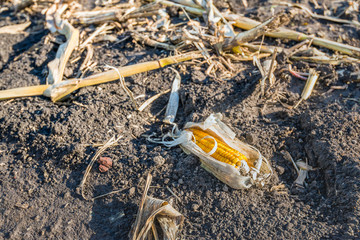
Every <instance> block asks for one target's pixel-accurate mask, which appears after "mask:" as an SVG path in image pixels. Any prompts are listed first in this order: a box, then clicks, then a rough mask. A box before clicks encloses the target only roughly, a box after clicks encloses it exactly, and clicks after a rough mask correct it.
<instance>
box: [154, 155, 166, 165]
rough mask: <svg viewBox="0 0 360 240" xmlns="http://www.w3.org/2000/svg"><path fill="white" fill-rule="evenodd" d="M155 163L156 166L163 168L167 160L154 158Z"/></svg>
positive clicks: (158, 157)
mask: <svg viewBox="0 0 360 240" xmlns="http://www.w3.org/2000/svg"><path fill="white" fill-rule="evenodd" d="M153 161H154V163H155V165H157V166H161V165H163V164H164V163H165V159H164V158H163V157H162V156H156V157H154V159H153Z"/></svg>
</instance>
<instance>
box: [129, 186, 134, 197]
mask: <svg viewBox="0 0 360 240" xmlns="http://www.w3.org/2000/svg"><path fill="white" fill-rule="evenodd" d="M134 194H135V187H132V188H130V190H129V195H130V196H133V195H134Z"/></svg>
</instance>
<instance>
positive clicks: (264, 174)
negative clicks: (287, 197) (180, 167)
mask: <svg viewBox="0 0 360 240" xmlns="http://www.w3.org/2000/svg"><path fill="white" fill-rule="evenodd" d="M221 119H222V115H221V114H220V113H217V114H211V115H210V116H209V117H208V118H207V119H206V120H205V121H204V122H200V123H193V122H188V123H187V124H186V125H185V127H184V130H183V131H175V133H169V134H167V135H165V136H164V137H163V140H162V141H160V143H162V144H164V145H165V146H168V147H172V146H176V145H180V146H181V148H182V149H183V150H184V151H185V152H186V153H192V154H194V155H196V156H198V157H199V158H200V161H201V166H202V167H203V168H204V169H206V170H207V171H208V172H210V173H211V174H213V175H214V176H215V177H216V178H218V179H219V180H220V181H222V182H223V183H225V184H227V185H228V186H229V187H231V188H234V189H246V188H250V187H251V186H254V185H256V186H264V184H265V183H266V182H267V180H268V179H269V178H270V177H271V175H272V172H273V171H272V169H271V167H270V164H269V162H268V161H267V160H266V158H265V157H264V156H262V154H261V153H260V151H259V150H257V149H256V148H255V147H252V146H250V145H248V144H246V143H244V142H242V141H240V140H238V139H237V138H235V133H234V132H233V131H232V130H231V129H230V128H229V127H228V126H227V125H225V124H224V123H223V122H222V121H221ZM193 127H198V128H201V129H202V130H203V131H205V132H207V133H211V135H215V136H217V137H218V138H219V139H221V140H222V141H223V142H225V143H226V144H227V145H228V146H230V147H231V148H233V149H235V150H237V151H239V152H241V153H242V154H244V155H245V156H246V157H247V159H248V161H249V162H251V163H252V164H253V166H254V167H250V166H249V164H248V163H247V162H246V161H242V165H241V166H240V167H239V168H235V167H234V166H232V165H230V164H227V163H224V162H220V161H218V160H216V159H215V158H213V157H211V156H210V155H212V154H213V153H214V152H215V151H216V149H213V150H212V151H210V152H209V153H206V152H204V151H203V150H202V149H201V148H200V147H199V146H198V145H196V144H195V142H194V141H193V137H194V136H193V134H192V132H191V131H188V130H187V129H189V128H193ZM167 137H172V138H173V139H174V140H172V141H165V140H164V139H165V138H167Z"/></svg>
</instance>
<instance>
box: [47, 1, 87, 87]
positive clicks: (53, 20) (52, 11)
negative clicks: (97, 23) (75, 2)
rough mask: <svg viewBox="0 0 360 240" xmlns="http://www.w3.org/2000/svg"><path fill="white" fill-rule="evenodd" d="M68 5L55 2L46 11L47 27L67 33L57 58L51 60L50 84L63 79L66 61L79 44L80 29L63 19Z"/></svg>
mask: <svg viewBox="0 0 360 240" xmlns="http://www.w3.org/2000/svg"><path fill="white" fill-rule="evenodd" d="M67 7H68V5H67V4H64V5H60V6H59V7H58V4H53V5H52V6H51V7H50V8H49V10H48V11H47V13H46V22H47V27H48V28H49V30H50V31H51V32H59V33H60V34H62V35H65V37H66V42H65V43H63V44H61V45H60V47H59V49H58V51H57V52H56V58H55V59H54V60H52V61H51V62H49V64H48V67H49V75H48V77H47V83H48V84H54V83H58V82H60V81H62V78H63V75H64V70H65V66H66V63H67V62H68V60H69V58H70V56H71V53H72V52H73V51H74V49H75V48H76V47H77V46H78V45H79V36H80V33H79V30H77V29H76V28H74V27H73V26H72V25H71V24H70V23H69V22H68V21H67V20H64V19H61V14H62V13H63V12H64V11H65V10H66V8H67Z"/></svg>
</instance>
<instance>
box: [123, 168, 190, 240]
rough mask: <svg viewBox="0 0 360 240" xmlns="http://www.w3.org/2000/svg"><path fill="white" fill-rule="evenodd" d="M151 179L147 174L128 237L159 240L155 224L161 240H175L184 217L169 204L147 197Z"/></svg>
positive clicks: (138, 239)
mask: <svg viewBox="0 0 360 240" xmlns="http://www.w3.org/2000/svg"><path fill="white" fill-rule="evenodd" d="M151 178H152V177H151V175H150V174H149V175H148V177H147V180H146V186H145V190H144V193H143V196H142V199H141V203H140V206H139V211H138V214H137V216H136V220H135V223H134V224H133V226H132V228H131V231H130V236H129V237H130V239H132V240H140V239H159V234H158V228H157V226H156V225H157V224H155V223H159V225H160V228H161V232H162V234H161V235H162V236H163V238H162V239H164V240H175V239H176V236H177V232H178V230H179V228H180V226H181V225H182V224H183V223H184V216H183V215H182V214H181V213H179V212H178V211H177V210H175V209H174V208H173V207H172V206H171V204H170V203H169V202H167V201H164V200H161V199H157V198H152V197H149V196H147V192H148V190H149V187H150V183H151ZM155 220H156V221H155Z"/></svg>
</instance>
